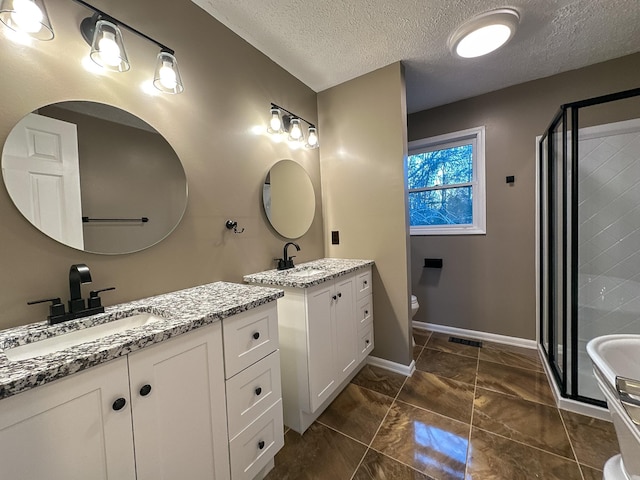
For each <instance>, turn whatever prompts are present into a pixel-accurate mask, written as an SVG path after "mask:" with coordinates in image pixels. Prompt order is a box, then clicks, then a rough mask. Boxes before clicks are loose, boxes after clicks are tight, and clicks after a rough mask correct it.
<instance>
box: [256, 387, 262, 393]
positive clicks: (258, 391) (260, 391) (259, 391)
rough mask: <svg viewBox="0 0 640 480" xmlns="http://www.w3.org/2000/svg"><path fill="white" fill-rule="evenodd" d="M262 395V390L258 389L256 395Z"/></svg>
mask: <svg viewBox="0 0 640 480" xmlns="http://www.w3.org/2000/svg"><path fill="white" fill-rule="evenodd" d="M261 393H262V388H260V387H258V388H256V395H260V394H261Z"/></svg>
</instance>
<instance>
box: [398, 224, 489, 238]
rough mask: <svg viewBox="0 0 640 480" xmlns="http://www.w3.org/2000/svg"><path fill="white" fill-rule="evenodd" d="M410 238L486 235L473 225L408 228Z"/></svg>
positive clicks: (482, 229) (483, 230) (484, 231)
mask: <svg viewBox="0 0 640 480" xmlns="http://www.w3.org/2000/svg"><path fill="white" fill-rule="evenodd" d="M409 234H410V235H411V236H414V235H415V236H421V235H486V234H487V231H486V229H484V228H479V227H476V226H473V225H469V226H464V227H463V226H452V227H409Z"/></svg>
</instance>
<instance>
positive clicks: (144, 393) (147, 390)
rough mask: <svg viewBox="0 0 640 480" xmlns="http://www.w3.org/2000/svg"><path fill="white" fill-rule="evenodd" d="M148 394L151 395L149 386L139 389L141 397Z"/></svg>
mask: <svg viewBox="0 0 640 480" xmlns="http://www.w3.org/2000/svg"><path fill="white" fill-rule="evenodd" d="M150 393H151V385H149V384H146V385H143V386H142V388H141V389H140V395H142V396H143V397H146V396H147V395H149V394H150Z"/></svg>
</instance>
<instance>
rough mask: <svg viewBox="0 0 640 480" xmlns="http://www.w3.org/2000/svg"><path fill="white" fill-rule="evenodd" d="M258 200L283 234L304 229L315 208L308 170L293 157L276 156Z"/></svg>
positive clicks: (296, 233)
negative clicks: (277, 160)
mask: <svg viewBox="0 0 640 480" xmlns="http://www.w3.org/2000/svg"><path fill="white" fill-rule="evenodd" d="M262 204H263V206H264V211H265V213H266V215H267V218H268V219H269V222H270V223H271V226H272V227H273V228H274V229H275V230H276V231H277V232H278V233H279V234H280V235H282V236H283V237H285V238H298V237H301V236H302V235H304V234H305V233H307V230H309V227H310V226H311V223H312V222H313V217H314V215H315V210H316V196H315V193H314V191H313V184H312V183H311V179H310V178H309V174H308V173H307V172H306V170H305V169H304V168H302V167H301V166H300V165H299V164H297V163H296V162H294V161H293V160H280V161H279V162H277V163H276V164H275V165H273V167H271V170H269V173H268V174H267V178H266V180H265V182H264V188H263V191H262Z"/></svg>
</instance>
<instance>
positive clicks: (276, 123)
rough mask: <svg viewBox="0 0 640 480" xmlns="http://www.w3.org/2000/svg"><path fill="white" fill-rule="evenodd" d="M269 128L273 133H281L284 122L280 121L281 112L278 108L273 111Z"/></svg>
mask: <svg viewBox="0 0 640 480" xmlns="http://www.w3.org/2000/svg"><path fill="white" fill-rule="evenodd" d="M269 126H270V127H271V130H272V131H273V132H279V131H280V129H281V128H282V120H281V119H280V110H279V109H277V108H272V109H271V119H270V120H269Z"/></svg>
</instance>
